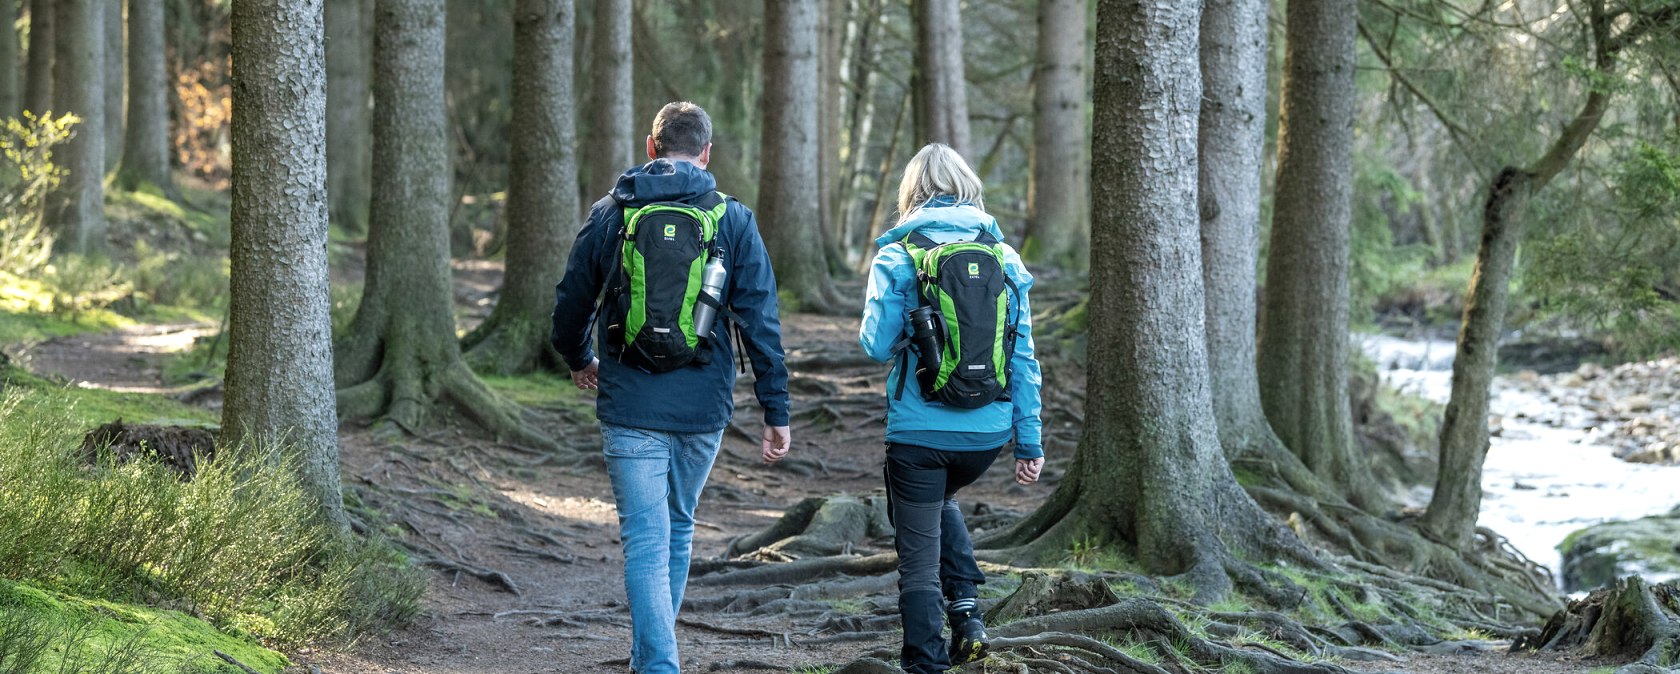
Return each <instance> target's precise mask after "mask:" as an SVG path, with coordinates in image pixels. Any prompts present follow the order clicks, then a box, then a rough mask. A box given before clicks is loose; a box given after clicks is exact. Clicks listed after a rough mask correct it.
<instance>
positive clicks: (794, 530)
mask: <svg viewBox="0 0 1680 674" xmlns="http://www.w3.org/2000/svg"><path fill="white" fill-rule="evenodd" d="M892 533H893V529H892V525H891V524H888V523H887V499H886V497H885V496H884V495H881V494H868V495H864V496H854V495H852V494H836V495H834V496H828V497H813V498H808V499H805V500H803V501H800V502H799V503H797V504H795V505H794V506H793V507H791V508H788V510H787V512H786V513H785V514H783V515H782V518H781V519H779V520H777V521H776V523H775V524H772V525H770V526H769V527H768V528H766V529H764V530H763V531H760V532H758V533H756V534H752V535H749V536H745V537H743V538H738V539H736V540H735V541H734V542H732V543H730V544H729V550H728V553H727V554H728V556H729V557H732V558H733V557H750V558H757V559H762V560H767V561H787V560H790V559H801V558H807V557H828V556H832V555H838V554H841V553H845V552H848V551H850V550H853V549H857V548H863V547H867V543H868V542H869V541H870V540H871V539H875V538H881V537H886V536H891V535H892Z"/></svg>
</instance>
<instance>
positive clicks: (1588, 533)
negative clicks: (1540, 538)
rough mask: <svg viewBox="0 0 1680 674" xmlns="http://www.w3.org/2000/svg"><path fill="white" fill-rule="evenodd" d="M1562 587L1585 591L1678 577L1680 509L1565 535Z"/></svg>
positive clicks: (1662, 580)
mask: <svg viewBox="0 0 1680 674" xmlns="http://www.w3.org/2000/svg"><path fill="white" fill-rule="evenodd" d="M1558 549H1559V550H1560V551H1562V552H1563V589H1564V591H1565V592H1585V591H1588V590H1593V589H1596V588H1600V587H1605V586H1607V585H1609V584H1611V583H1614V582H1615V581H1616V579H1617V578H1619V577H1624V576H1641V577H1643V578H1644V579H1645V580H1647V581H1650V582H1653V583H1660V582H1665V581H1670V580H1675V579H1680V507H1677V508H1675V509H1674V510H1673V511H1672V512H1670V513H1668V514H1667V515H1653V516H1651V517H1645V518H1642V519H1637V520H1627V521H1612V522H1604V523H1601V524H1595V525H1593V526H1590V527H1587V528H1585V529H1581V530H1579V531H1576V532H1575V533H1572V534H1570V535H1569V537H1568V538H1565V539H1564V540H1563V543H1561V544H1559V545H1558Z"/></svg>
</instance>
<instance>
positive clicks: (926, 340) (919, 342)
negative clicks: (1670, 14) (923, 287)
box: [910, 306, 945, 394]
mask: <svg viewBox="0 0 1680 674" xmlns="http://www.w3.org/2000/svg"><path fill="white" fill-rule="evenodd" d="M910 343H911V344H912V345H914V346H915V347H916V355H917V356H918V358H917V365H916V383H918V384H920V385H921V386H922V393H923V394H926V393H927V392H928V391H932V390H933V384H934V382H935V381H937V380H938V379H939V366H940V365H941V362H942V360H943V355H942V354H943V353H944V352H945V347H944V345H943V344H940V339H939V314H938V313H936V312H934V310H933V307H929V306H921V307H916V308H915V309H912V310H911V311H910Z"/></svg>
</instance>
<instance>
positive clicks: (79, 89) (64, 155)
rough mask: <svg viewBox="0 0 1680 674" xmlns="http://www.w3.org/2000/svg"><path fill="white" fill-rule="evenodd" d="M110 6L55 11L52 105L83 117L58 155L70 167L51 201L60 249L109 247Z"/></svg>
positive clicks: (78, 1)
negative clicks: (106, 14)
mask: <svg viewBox="0 0 1680 674" xmlns="http://www.w3.org/2000/svg"><path fill="white" fill-rule="evenodd" d="M105 5H106V2H105V0H58V2H57V6H56V8H55V10H54V11H56V12H57V13H56V14H55V15H54V16H53V24H54V30H55V32H56V34H57V39H56V40H55V41H54V43H53V51H54V53H53V80H54V81H55V82H56V83H57V86H55V87H54V88H53V104H52V109H53V112H54V113H55V114H60V115H62V114H64V113H74V114H75V115H76V116H78V117H81V118H82V122H81V123H80V124H78V125H76V128H75V136H74V137H72V138H71V139H70V140H69V141H67V142H65V143H64V144H62V145H59V146H58V148H57V149H56V150H55V151H54V153H53V154H54V159H55V160H57V163H58V164H59V165H60V166H63V167H64V168H65V170H66V171H67V175H65V176H64V180H63V181H62V182H60V183H59V185H58V188H57V189H55V190H53V191H52V192H50V193H48V194H47V203H46V219H47V223H48V225H49V226H50V227H52V228H53V231H54V236H55V237H56V238H55V239H54V242H53V250H54V251H55V252H58V253H85V252H88V251H90V250H94V249H102V248H104V247H105V184H104V177H105V171H104V166H105V95H104V90H105V87H104V80H105V50H104V46H105V44H104V42H105V41H104V39H103V35H104V28H103V26H104V24H103V23H102V22H103V18H102V17H103V16H104V12H103V10H104V8H105Z"/></svg>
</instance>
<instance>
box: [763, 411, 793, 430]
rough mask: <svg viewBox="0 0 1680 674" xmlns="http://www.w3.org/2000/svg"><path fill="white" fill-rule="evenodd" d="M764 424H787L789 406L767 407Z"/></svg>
mask: <svg viewBox="0 0 1680 674" xmlns="http://www.w3.org/2000/svg"><path fill="white" fill-rule="evenodd" d="M764 425H766V426H787V425H788V411H787V408H785V407H781V408H775V409H771V408H765V410H764Z"/></svg>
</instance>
